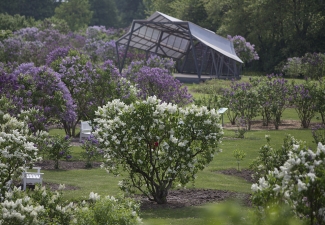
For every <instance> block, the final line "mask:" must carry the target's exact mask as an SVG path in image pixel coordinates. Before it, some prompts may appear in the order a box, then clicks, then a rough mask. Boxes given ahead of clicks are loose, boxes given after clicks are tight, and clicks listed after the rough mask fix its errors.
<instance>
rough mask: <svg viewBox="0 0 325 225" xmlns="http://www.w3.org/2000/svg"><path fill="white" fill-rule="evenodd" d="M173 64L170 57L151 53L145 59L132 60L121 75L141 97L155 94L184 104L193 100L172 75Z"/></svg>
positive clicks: (166, 100) (164, 99)
mask: <svg viewBox="0 0 325 225" xmlns="http://www.w3.org/2000/svg"><path fill="white" fill-rule="evenodd" d="M173 66H174V61H173V60H172V59H163V58H160V57H159V56H154V55H152V56H150V58H149V59H148V60H146V61H143V60H142V61H135V62H132V63H131V64H130V65H129V67H128V69H127V70H124V71H123V72H122V76H123V77H125V78H126V79H128V80H129V81H131V83H134V84H135V85H136V87H137V89H138V90H139V92H138V97H139V98H141V99H146V98H148V97H149V96H153V95H155V96H156V97H157V98H159V99H161V100H163V101H165V102H168V103H169V102H170V103H174V104H180V105H186V104H188V103H190V102H192V101H193V100H192V95H191V94H190V93H189V92H188V90H187V87H183V86H182V84H181V83H180V82H179V80H177V79H175V78H174V77H173V75H172V68H173Z"/></svg>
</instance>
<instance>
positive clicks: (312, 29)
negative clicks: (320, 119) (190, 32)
mask: <svg viewBox="0 0 325 225" xmlns="http://www.w3.org/2000/svg"><path fill="white" fill-rule="evenodd" d="M73 4H75V1H73V0H72V1H69V2H67V1H62V0H33V1H26V0H2V1H1V2H0V13H2V15H1V16H0V21H1V23H0V24H1V25H0V29H1V30H11V31H13V28H16V29H18V28H22V26H23V24H25V25H26V24H27V23H28V22H29V25H30V22H32V21H34V22H35V21H38V20H44V19H48V18H51V17H53V16H54V17H55V18H60V19H63V20H65V21H66V22H67V24H68V25H69V26H70V29H71V30H72V31H75V30H78V29H80V28H83V27H87V26H89V25H91V26H93V25H103V26H106V28H108V27H115V28H126V27H128V26H129V25H130V24H131V22H132V20H133V19H145V18H146V17H147V16H149V15H151V14H152V13H153V12H155V11H160V12H163V13H165V14H168V15H170V16H174V17H176V18H179V19H182V20H185V21H191V22H193V23H196V24H198V25H200V26H202V27H204V28H207V29H210V30H212V31H214V32H216V33H218V34H220V35H222V36H224V37H226V36H227V35H231V36H235V35H240V36H242V37H245V38H246V40H247V41H248V42H250V43H253V44H255V49H256V51H257V53H258V54H259V57H260V59H259V60H258V61H254V62H251V63H249V64H246V65H245V66H246V67H245V68H246V70H247V69H249V70H255V71H261V72H267V73H269V72H281V71H280V68H282V65H283V64H284V62H285V60H286V59H287V58H291V57H302V56H303V55H304V54H305V53H307V52H316V53H324V52H325V44H324V42H323V41H322V40H324V37H325V31H324V29H323V27H324V26H325V17H324V15H325V10H324V9H325V2H324V1H321V0H316V1H312V2H310V1H307V0H302V1H288V0H285V1H277V0H266V1H234V0H83V1H78V10H76V7H74V6H73ZM63 12H64V13H63ZM6 14H8V15H12V16H14V15H16V14H19V15H20V16H23V17H24V18H25V19H26V20H27V21H25V20H21V18H20V22H19V23H16V27H13V25H12V23H8V21H6V22H3V19H2V17H3V15H6ZM17 18H18V17H17ZM17 26H18V27H17ZM3 35H4V34H3V32H2V34H1V35H0V38H1V36H3Z"/></svg>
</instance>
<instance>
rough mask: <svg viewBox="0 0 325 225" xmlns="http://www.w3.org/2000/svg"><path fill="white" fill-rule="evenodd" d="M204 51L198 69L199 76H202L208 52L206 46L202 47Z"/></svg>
mask: <svg viewBox="0 0 325 225" xmlns="http://www.w3.org/2000/svg"><path fill="white" fill-rule="evenodd" d="M204 46H205V49H204V53H203V57H202V62H201V69H200V74H202V71H203V65H204V64H205V63H206V58H207V57H206V55H207V51H208V46H206V45H204Z"/></svg>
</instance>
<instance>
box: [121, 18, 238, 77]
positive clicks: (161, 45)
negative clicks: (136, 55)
mask: <svg viewBox="0 0 325 225" xmlns="http://www.w3.org/2000/svg"><path fill="white" fill-rule="evenodd" d="M122 46H123V48H122V49H123V51H124V54H121V55H122V56H121V58H118V63H119V69H120V71H121V70H122V68H123V67H124V63H125V57H126V56H127V52H128V51H129V49H130V48H136V49H141V50H143V51H145V52H146V53H147V56H149V54H150V53H154V54H157V55H160V56H162V57H169V58H172V59H174V60H175V61H176V68H175V69H176V71H177V72H178V73H183V74H197V76H198V79H199V80H201V75H208V76H210V77H211V78H220V79H239V78H240V72H241V66H242V63H243V61H242V60H241V59H240V58H239V57H238V56H237V55H236V52H235V49H234V46H233V43H232V42H231V41H229V40H228V39H226V38H224V37H221V36H219V35H217V34H215V33H214V32H212V31H210V30H207V29H204V28H202V27H200V26H198V25H196V24H194V23H191V22H188V21H182V20H179V19H176V18H174V17H171V16H168V15H165V14H163V13H160V12H155V13H154V14H152V15H151V16H150V17H149V18H148V19H146V20H133V22H132V24H131V28H130V30H129V31H128V32H127V33H126V34H125V35H123V36H122V37H121V38H119V39H118V40H117V42H116V50H117V55H118V56H119V52H118V49H119V47H122Z"/></svg>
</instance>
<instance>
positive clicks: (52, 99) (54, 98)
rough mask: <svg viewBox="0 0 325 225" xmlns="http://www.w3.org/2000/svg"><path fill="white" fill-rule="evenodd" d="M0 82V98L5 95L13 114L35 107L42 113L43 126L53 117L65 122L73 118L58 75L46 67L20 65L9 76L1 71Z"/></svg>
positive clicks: (73, 110) (70, 100)
mask: <svg viewBox="0 0 325 225" xmlns="http://www.w3.org/2000/svg"><path fill="white" fill-rule="evenodd" d="M0 83H1V85H0V86H1V87H2V88H1V89H0V95H5V96H6V97H7V98H8V99H10V100H11V101H12V102H13V104H15V106H16V110H15V112H12V113H13V114H19V113H20V111H21V110H27V109H30V108H35V109H38V110H40V111H41V112H43V114H44V116H45V118H44V121H43V122H44V123H46V122H50V121H52V120H53V119H54V118H56V119H59V120H65V121H68V122H73V121H74V120H75V119H76V113H75V106H74V104H73V100H72V97H71V95H70V92H69V90H68V89H67V87H66V86H65V84H64V83H63V82H62V81H61V79H60V75H59V74H58V73H56V72H54V71H53V70H52V69H51V68H49V67H47V66H41V67H36V66H34V64H33V63H24V64H21V65H19V66H18V67H17V68H16V69H15V70H14V71H13V72H12V73H5V72H2V74H1V75H0Z"/></svg>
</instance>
